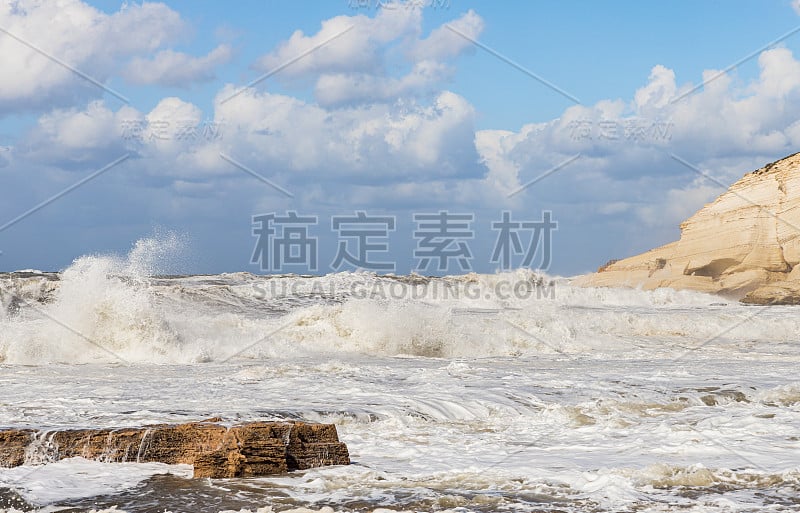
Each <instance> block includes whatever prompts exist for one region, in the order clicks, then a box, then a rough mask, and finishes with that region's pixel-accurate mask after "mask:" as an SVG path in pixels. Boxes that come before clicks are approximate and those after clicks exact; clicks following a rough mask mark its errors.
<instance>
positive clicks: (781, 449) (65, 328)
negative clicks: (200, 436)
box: [0, 239, 800, 513]
mask: <svg viewBox="0 0 800 513" xmlns="http://www.w3.org/2000/svg"><path fill="white" fill-rule="evenodd" d="M179 248H180V246H179V244H177V242H176V240H174V239H172V240H168V241H166V243H165V242H163V241H159V240H156V239H148V240H143V241H140V242H139V243H137V245H136V246H135V247H134V249H133V250H132V251H131V253H130V254H129V255H128V256H126V257H114V256H102V255H94V256H86V257H82V258H80V259H78V260H76V261H75V262H74V263H73V265H72V266H70V267H69V268H68V269H66V270H65V271H64V272H63V273H61V274H60V276H58V279H55V278H56V277H55V276H51V275H47V274H42V273H38V274H33V273H21V274H19V275H3V276H0V292H2V293H1V294H0V298H1V299H2V302H3V306H4V308H3V311H2V314H0V315H1V317H0V390H2V395H0V426H20V427H33V428H38V429H56V428H65V427H67V428H68V427H113V426H119V427H124V426H141V425H146V424H150V423H160V422H184V421H187V420H198V419H203V418H208V417H211V416H222V417H223V418H224V419H226V421H229V422H241V421H248V420H267V419H304V420H308V421H319V422H334V423H336V425H337V427H338V429H339V433H340V436H341V438H342V440H343V441H345V442H346V443H347V444H348V447H349V449H350V451H351V455H352V457H353V461H354V464H353V465H351V466H348V467H340V468H326V469H315V470H311V471H307V472H303V473H297V474H292V475H288V476H277V477H271V478H263V479H257V480H249V481H244V482H227V481H226V482H211V481H202V480H197V481H192V482H191V483H189V482H188V481H187V480H185V479H181V480H180V481H179V483H178V484H176V483H174V482H172V481H164V480H163V479H161V478H162V477H163V476H161V474H164V473H173V474H177V475H179V476H180V475H181V470H180V469H177V470H176V469H173V468H164V467H148V466H139V465H137V464H130V465H127V466H121V467H118V466H114V465H111V466H109V465H108V464H103V463H98V462H86V461H83V460H69V461H64V462H59V463H57V464H49V465H45V466H43V467H31V466H26V467H22V468H21V469H0V498H1V497H2V493H3V490H2V489H3V488H4V487H10V488H13V489H14V490H16V492H17V493H19V494H20V495H22V496H23V498H25V499H28V500H30V501H31V502H32V503H34V504H35V505H36V506H47V505H51V506H52V507H57V506H58V505H66V506H71V507H72V506H74V507H76V508H79V509H82V510H85V509H89V508H90V507H91V508H97V509H102V508H105V507H111V506H113V505H118V506H119V508H120V510H124V509H125V508H130V509H131V510H132V511H135V512H137V513H150V512H156V511H159V512H160V511H163V510H164V509H167V508H168V507H169V508H173V509H174V510H175V511H182V509H181V508H177V507H173V506H171V505H173V504H176V503H175V502H170V501H172V500H173V495H175V496H177V497H179V498H185V499H186V501H188V503H191V504H201V503H203V501H207V502H206V503H208V504H216V503H214V502H213V501H214V500H216V499H220V500H222V499H225V500H229V501H230V502H227V503H226V504H230V505H233V506H235V508H236V510H237V511H238V510H239V509H241V510H242V511H257V510H258V511H268V510H264V509H261V510H259V508H262V507H269V508H272V507H274V508H275V509H276V510H280V511H282V510H284V509H291V508H297V507H307V508H310V509H309V511H315V512H318V511H327V510H325V509H324V507H325V506H332V507H333V510H334V511H340V510H341V511H352V510H359V511H372V510H375V511H378V510H379V509H380V508H391V509H392V510H393V511H395V510H398V511H401V510H413V511H431V510H436V511H448V510H454V511H487V512H488V511H495V510H498V509H508V510H540V511H569V512H577V511H581V512H583V511H675V510H679V511H720V512H721V511H764V510H769V508H772V509H773V510H774V511H781V510H783V511H791V510H793V508H794V509H795V510H796V509H798V508H800V503H798V501H797V499H796V497H797V496H798V494H800V439H798V436H797V433H798V430H800V381H798V379H797V377H796V376H797V374H796V365H797V361H798V359H800V344H798V335H797V333H800V316H798V315H797V314H796V310H794V309H792V308H789V307H769V308H762V307H746V306H743V305H739V304H737V303H733V302H729V301H725V300H721V299H720V298H718V297H716V296H708V295H704V294H699V293H693V292H677V291H672V290H666V289H664V290H656V291H639V290H622V289H619V290H615V289H584V288H576V287H571V286H570V284H569V279H565V278H558V277H549V276H545V275H541V274H538V273H534V272H530V271H517V272H512V273H503V274H495V275H466V276H453V277H446V278H433V279H428V278H423V277H419V276H409V277H391V276H390V277H380V276H375V275H371V274H366V273H337V274H332V275H328V276H322V277H298V276H272V277H264V276H255V275H251V274H248V273H235V274H226V275H218V276H186V277H172V278H170V277H163V276H162V277H157V276H154V275H156V274H160V273H163V272H164V267H163V265H162V264H163V261H164V259H165V258H166V259H167V260H169V258H168V255H170V254H174V253H175V250H176V249H179ZM514 290H517V291H518V292H520V293H518V294H514V293H510V294H509V291H514ZM525 291H527V292H530V294H528V293H525ZM537 291H538V292H537ZM537 294H538V295H537ZM53 362H56V364H53ZM75 364H80V365H75ZM120 364H125V365H120ZM152 364H157V365H152ZM30 456H31V459H30V460H29V463H34V462H35V461H34V460H35V456H36V454H35V451H33V452H32V453H31V455H30ZM37 469H41V470H37ZM33 470H35V473H34V474H30V476H29V478H26V479H20V476H22V473H23V472H30V471H33ZM165 490H166V491H165ZM176 494H177V495H176ZM98 497H99V498H98ZM141 497H157V498H160V500H161V502H156V504H155V506H152V507H150V506H148V507H143V506H141V505H140V504H139V502H137V501H140V498H141ZM221 498H222V499H221ZM276 501H277V502H276ZM168 505H169V506H168ZM233 506H232V507H233ZM0 507H2V506H0ZM219 509H223V508H219ZM193 510H199V509H196V508H194V507H193ZM204 511H218V509H213V508H211V507H208V508H206V509H204ZM297 511H302V510H297Z"/></svg>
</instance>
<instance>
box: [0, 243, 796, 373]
mask: <svg viewBox="0 0 800 513" xmlns="http://www.w3.org/2000/svg"><path fill="white" fill-rule="evenodd" d="M177 248H179V241H178V240H177V239H176V238H167V239H166V241H160V240H154V239H146V240H142V241H139V242H137V244H136V245H135V247H134V249H133V250H132V251H131V253H130V254H129V255H128V256H127V257H126V258H119V257H113V256H86V257H81V258H79V259H77V260H76V261H75V262H74V263H73V265H72V266H70V267H69V268H68V269H66V270H65V271H64V272H63V273H61V275H60V281H59V282H51V281H47V280H46V278H27V279H25V280H23V279H6V280H5V285H4V290H5V291H6V294H5V296H4V297H5V298H6V300H5V302H6V303H9V301H10V299H9V298H12V297H13V296H14V295H15V296H19V297H21V298H22V299H23V300H24V301H25V302H24V303H19V302H18V304H17V305H15V308H11V306H12V305H10V304H7V305H6V309H5V310H6V312H4V316H5V317H4V318H3V319H2V321H0V322H1V323H2V328H3V329H2V331H1V332H0V361H2V362H5V363H12V364H14V363H17V364H28V365H30V364H45V363H48V362H64V363H87V362H93V361H124V362H132V363H136V362H149V363H191V362H205V361H211V360H223V359H227V358H230V357H232V356H235V357H245V358H254V357H255V358H258V357H277V356H285V355H308V354H316V353H319V352H334V353H340V352H351V353H357V354H371V355H387V356H392V355H411V356H425V357H493V356H519V355H525V354H538V353H545V354H546V353H564V354H576V353H597V355H598V356H602V355H604V354H607V353H609V352H627V353H629V354H630V355H634V356H636V355H639V354H640V353H642V352H647V351H658V350H665V348H666V350H675V348H676V347H684V350H688V349H691V348H694V347H697V346H703V349H704V350H711V351H713V350H714V349H715V348H717V347H718V346H719V344H722V343H726V344H730V345H732V347H733V348H739V349H741V348H742V347H743V346H744V345H746V344H748V343H750V342H751V341H753V340H758V339H759V338H760V337H761V338H763V334H764V333H766V332H768V333H769V338H770V340H771V341H772V342H773V343H778V344H780V343H782V342H786V341H791V340H794V337H795V333H797V332H798V331H800V318H797V317H796V316H793V315H792V316H788V315H781V314H780V309H772V310H770V312H769V313H767V314H765V315H759V316H754V313H755V312H757V311H758V310H759V309H758V308H757V307H756V308H754V307H744V306H740V305H736V304H731V303H727V302H724V301H720V299H719V298H717V297H713V296H708V295H704V294H699V293H694V292H686V291H683V292H678V291H672V290H667V289H663V290H656V291H647V292H645V291H638V290H626V289H585V288H576V287H571V286H570V285H569V281H568V280H565V279H560V278H551V277H548V276H543V275H537V274H535V273H532V272H530V271H518V272H516V273H505V274H497V275H467V276H460V277H451V278H442V279H432V280H424V281H421V282H419V280H418V282H414V281H413V280H411V279H398V278H382V277H378V276H374V275H370V274H363V273H356V274H353V273H339V274H334V275H330V276H324V277H319V278H301V277H294V276H284V277H275V278H270V277H258V276H253V275H248V274H231V275H221V276H216V277H187V278H176V279H161V280H159V279H154V278H151V276H152V274H154V273H157V272H160V270H161V269H160V268H162V267H163V263H162V262H163V261H164V259H165V255H168V254H174V253H176V252H177V251H176V249H177ZM710 305H713V306H710ZM9 312H11V313H9ZM750 317H753V318H752V319H750ZM731 326H733V329H730V328H731ZM720 334H722V336H720ZM709 339H712V340H711V342H712V343H710V344H708V343H707V342H708V340H709ZM729 349H730V348H729V347H726V348H725V350H729ZM701 352H702V351H701Z"/></svg>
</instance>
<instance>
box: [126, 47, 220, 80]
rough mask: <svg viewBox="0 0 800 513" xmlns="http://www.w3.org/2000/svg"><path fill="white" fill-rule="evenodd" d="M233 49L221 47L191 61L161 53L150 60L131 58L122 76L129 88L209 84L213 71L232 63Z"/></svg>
mask: <svg viewBox="0 0 800 513" xmlns="http://www.w3.org/2000/svg"><path fill="white" fill-rule="evenodd" d="M232 57H233V49H232V48H231V46H230V45H227V44H223V45H219V46H218V47H216V48H214V49H213V50H211V52H209V53H208V55H205V56H202V57H192V56H191V55H188V54H185V53H183V52H176V51H173V50H162V51H160V52H158V53H157V54H156V55H155V57H153V58H152V59H146V58H142V57H136V58H134V59H133V60H132V61H131V62H130V63H129V64H128V66H127V68H126V69H125V70H124V72H123V76H124V77H125V80H127V81H128V82H130V83H132V84H140V85H141V84H159V85H165V86H177V87H187V86H188V85H190V84H192V83H194V82H209V81H211V80H213V79H214V78H216V76H215V74H214V71H215V69H216V68H217V67H218V66H220V65H222V64H225V63H227V62H229V61H230V60H231V58H232Z"/></svg>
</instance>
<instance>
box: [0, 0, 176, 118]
mask: <svg viewBox="0 0 800 513" xmlns="http://www.w3.org/2000/svg"><path fill="white" fill-rule="evenodd" d="M55 19H58V20H59V22H58V23H54V22H53V20H55ZM0 26H2V27H3V28H4V30H6V31H7V32H8V33H3V34H0V55H3V74H2V76H0V113H2V112H3V111H20V110H25V109H31V108H34V109H36V108H52V107H53V106H66V105H70V104H74V103H75V102H76V101H81V100H85V99H86V98H91V97H100V96H101V95H102V94H103V91H102V89H101V88H100V87H98V86H97V85H96V84H93V83H91V81H90V80H87V77H90V78H91V80H92V81H96V82H99V83H101V84H104V83H106V82H107V81H108V80H109V78H110V77H112V75H113V73H114V71H115V70H116V68H117V66H118V63H119V62H120V60H124V59H126V58H128V57H131V56H134V55H138V54H142V53H149V52H152V51H154V50H156V49H158V48H159V47H161V46H162V45H165V44H167V43H169V42H170V41H172V40H174V38H175V37H177V36H178V35H180V34H181V33H182V32H183V31H184V28H185V27H184V23H183V21H182V20H181V18H180V16H179V15H178V13H176V12H175V11H173V10H171V9H170V8H169V7H167V6H166V5H164V4H157V3H142V4H132V5H126V6H124V7H123V8H122V9H120V10H119V11H118V12H116V13H114V14H110V15H109V14H105V13H103V12H101V11H99V10H97V9H95V8H94V7H91V6H89V5H87V4H86V3H84V2H83V1H81V0H63V1H60V2H45V1H41V0H19V1H16V2H3V3H2V5H0ZM69 67H71V68H73V69H74V70H78V71H79V72H75V71H73V70H71V69H68V68H69ZM81 74H85V76H81Z"/></svg>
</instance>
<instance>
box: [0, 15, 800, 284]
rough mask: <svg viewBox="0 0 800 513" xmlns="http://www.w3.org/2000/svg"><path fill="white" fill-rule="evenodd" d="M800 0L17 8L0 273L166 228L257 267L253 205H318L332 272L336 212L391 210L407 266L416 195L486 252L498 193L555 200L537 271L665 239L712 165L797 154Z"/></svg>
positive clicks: (480, 267)
mask: <svg viewBox="0 0 800 513" xmlns="http://www.w3.org/2000/svg"><path fill="white" fill-rule="evenodd" d="M794 3H795V4H796V3H797V2H794ZM384 4H385V5H384ZM421 4H424V5H421ZM798 12H800V7H799V6H798V5H793V2H792V1H790V0H764V1H760V2H753V1H725V2H722V1H706V2H696V1H694V2H690V1H674V2H661V3H655V2H649V3H643V2H605V3H599V2H597V3H589V2H570V1H564V2H547V3H545V2H519V3H511V2H506V3H500V2H477V1H461V0H449V1H448V0H427V1H425V2H419V1H404V2H399V3H386V2H383V3H379V2H377V1H376V0H372V1H361V0H341V1H338V0H328V1H304V2H288V1H263V0H262V1H242V2H236V3H232V4H230V5H226V4H224V3H222V2H211V1H188V0H186V1H170V2H164V3H140V2H120V1H111V0H106V1H85V0H84V1H81V0H58V1H55V0H50V1H34V0H19V1H15V2H6V3H5V4H4V5H3V6H2V7H0V29H2V32H0V55H2V56H3V57H2V58H1V59H2V61H3V62H2V65H3V69H4V71H5V72H4V73H3V75H2V77H0V180H2V183H3V184H4V186H3V188H2V189H0V190H2V193H0V194H2V202H0V226H3V225H6V224H8V223H9V222H11V221H14V220H16V219H17V218H19V219H18V220H16V221H15V222H14V223H13V224H11V225H9V226H7V227H5V228H3V229H0V251H2V254H1V255H0V269H2V270H6V271H9V270H15V269H22V268H39V269H46V270H56V269H63V268H65V267H66V266H68V265H69V264H70V263H71V262H72V260H73V259H75V258H77V257H78V256H81V255H83V254H88V253H107V252H116V253H125V252H127V251H128V249H130V247H131V246H132V245H133V244H134V243H135V241H136V240H138V239H140V238H142V237H148V236H152V235H154V234H162V235H161V236H164V235H163V234H167V233H174V234H177V235H178V236H179V237H180V238H181V239H183V240H185V250H184V251H183V252H182V254H181V256H180V258H178V259H177V260H176V261H174V262H171V264H170V265H169V266H166V267H165V269H164V270H166V271H180V272H203V273H210V272H223V271H250V272H262V270H261V269H260V268H259V266H258V265H254V264H253V263H252V262H251V257H252V255H253V250H254V247H255V245H256V242H257V241H256V239H255V238H254V237H253V234H252V229H253V226H252V223H251V218H252V216H253V215H258V214H265V213H270V212H276V213H279V214H283V213H285V212H286V211H289V210H294V211H297V212H299V213H300V214H308V215H315V216H318V219H319V221H320V222H319V225H318V226H316V227H314V228H313V229H312V235H313V236H315V237H318V238H319V245H318V249H319V258H318V260H319V262H318V263H319V265H318V267H319V271H318V272H326V271H330V270H331V269H330V268H329V267H328V264H329V263H330V262H331V261H332V260H333V259H334V256H335V253H336V252H337V250H338V244H339V242H340V241H341V239H340V238H338V237H337V235H336V234H335V233H333V232H332V231H331V228H330V219H331V217H332V216H336V215H346V214H350V215H352V214H353V213H354V212H355V211H362V210H363V211H366V212H367V213H368V214H374V215H390V216H396V219H397V227H396V228H397V229H396V231H394V232H392V233H391V234H389V237H388V240H387V245H388V253H387V254H386V255H381V256H380V257H379V258H378V259H379V260H387V259H389V260H392V261H395V262H396V263H397V271H398V272H408V271H410V270H415V269H417V270H420V269H419V268H418V261H417V260H416V259H415V258H414V253H413V252H414V249H415V248H417V246H416V244H417V240H415V238H414V236H413V231H414V229H415V224H414V221H413V216H414V214H415V213H417V214H419V213H430V212H438V211H441V210H446V211H450V212H453V213H470V214H473V215H474V223H473V225H472V228H473V231H474V238H470V239H469V240H468V241H466V242H467V243H468V245H469V247H470V248H471V253H472V256H473V258H472V260H471V261H470V267H471V269H474V270H476V271H479V272H493V271H495V270H496V269H497V265H496V264H494V263H492V262H491V261H490V260H491V259H490V255H491V253H492V249H493V245H494V243H495V237H496V235H497V233H496V232H494V231H493V230H492V225H491V223H492V222H493V221H498V220H499V219H500V217H501V212H502V211H510V212H511V213H512V214H513V217H514V218H515V219H519V220H525V221H535V220H538V219H540V218H541V216H542V213H543V212H544V211H551V212H552V215H553V218H554V219H555V220H556V221H557V222H558V230H557V231H556V232H555V233H554V234H553V240H552V259H551V263H550V265H549V270H550V272H552V273H557V274H575V273H581V272H586V271H590V270H593V269H595V268H596V267H597V266H599V265H601V264H602V263H604V262H605V261H607V260H608V259H610V258H620V257H624V256H628V255H631V254H634V253H637V252H641V251H643V250H646V249H649V248H651V247H654V246H657V245H660V244H664V243H666V242H670V241H671V240H674V239H676V238H677V237H678V236H679V230H678V224H679V223H680V221H681V220H683V219H685V218H686V217H688V216H689V215H691V214H692V213H693V212H695V211H696V210H697V209H698V208H700V207H701V206H702V205H703V204H704V203H706V202H708V201H710V200H712V199H713V198H714V197H716V196H717V195H718V194H719V193H721V192H722V190H723V189H722V188H721V187H720V186H719V185H718V184H717V183H715V181H720V182H722V183H725V184H729V183H733V181H735V180H736V179H737V178H739V177H740V176H741V175H742V174H743V173H745V172H747V171H749V170H752V169H755V168H757V167H760V166H762V165H763V164H764V163H766V162H770V161H772V160H775V159H778V158H781V157H783V156H785V155H788V154H790V153H794V152H796V151H798V149H799V148H798V147H800V122H798V114H800V61H798V57H797V54H798V52H799V51H800V32H798V33H791V32H792V31H793V30H795V29H797V28H798V26H800V16H799V15H798ZM448 27H450V28H448ZM451 28H452V29H453V30H451ZM345 30H346V32H343V31H345ZM790 33H791V34H790ZM787 34H790V35H789V36H788V37H785V38H783V39H782V40H781V41H779V42H777V43H776V44H775V45H771V46H769V44H770V43H771V42H774V41H776V40H777V39H779V38H782V36H785V35H787ZM315 48H316V49H315ZM759 50H760V51H759ZM751 55H752V58H751V59H748V60H745V61H744V62H741V63H740V64H739V65H737V66H735V67H734V68H733V69H731V70H729V71H728V72H727V73H725V74H720V73H719V72H720V71H721V70H725V69H726V68H728V67H729V66H730V65H732V64H735V63H739V62H740V61H742V60H743V59H744V58H745V57H748V56H751ZM508 61H513V62H514V63H516V64H517V65H518V66H517V67H515V66H514V65H512V64H510V63H509V62H508ZM288 62H291V64H289V65H286V64H287V63H288ZM279 67H280V68H282V69H281V71H279V72H277V73H272V72H274V70H275V69H276V68H279ZM67 68H71V69H67ZM518 68H523V69H518ZM267 73H269V74H271V76H270V77H269V78H266V79H264V80H261V81H259V82H258V83H257V84H254V85H253V86H252V87H245V86H246V85H247V84H249V83H251V82H253V81H254V80H257V79H259V77H262V76H263V75H264V74H267ZM542 82H547V83H548V84H550V85H549V86H548V85H545V84H543V83H542ZM97 84H102V87H100V86H98V85H97ZM694 88H697V89H696V90H694V91H693V89H694ZM690 91H693V92H692V94H688V95H687V93H689V92H690ZM237 92H238V93H239V94H238V95H237V96H236V97H234V98H232V99H230V100H227V101H226V99H228V98H230V97H231V95H232V94H234V93H237ZM117 95H118V96H121V97H123V98H124V99H121V98H119V97H118V96H117ZM576 100H577V101H578V102H579V103H578V102H576ZM121 157H125V159H124V161H122V162H120V163H119V164H117V165H114V166H113V167H112V168H110V169H108V170H106V171H103V170H104V168H105V167H106V166H108V165H109V164H110V163H113V162H115V161H116V160H118V159H120V158H121ZM225 157H227V159H226V158H225ZM231 160H232V161H235V162H236V163H238V164H240V165H241V166H242V167H243V168H246V169H242V168H240V167H237V164H233V163H231ZM681 161H683V162H685V163H688V164H690V165H688V166H687V165H685V164H684V163H681ZM565 162H567V164H566V165H564V166H563V167H559V166H561V165H562V164H564V163H565ZM693 168H695V169H693ZM554 169H556V170H555V171H554ZM698 170H699V171H702V172H703V173H705V174H708V175H710V176H712V177H713V178H714V179H715V181H711V180H708V179H706V178H704V177H703V176H702V175H701V174H700V173H698V172H697V171H698ZM99 171H102V172H99ZM98 172H99V173H98ZM93 173H97V175H96V176H94V177H93V178H92V179H90V180H88V181H86V183H84V184H82V185H80V186H77V187H75V185H76V184H78V183H80V182H81V181H82V180H84V179H86V178H87V177H90V176H92V175H93ZM254 174H255V175H257V177H254ZM543 175H545V176H543ZM531 181H535V183H534V184H532V185H530V186H528V187H525V188H524V189H523V186H525V184H528V183H530V182H531ZM270 184H272V185H270ZM273 185H274V186H273ZM65 190H69V192H66V193H63V191H65ZM282 191H283V192H282ZM62 193H63V195H62ZM286 193H288V194H286ZM59 195H60V196H59ZM54 196H59V197H58V199H55V200H53V198H54ZM43 203H47V204H46V205H43V206H42V207H41V208H40V209H38V210H36V211H34V212H31V213H29V214H27V215H24V214H26V213H27V212H29V211H31V209H32V208H34V207H36V206H37V205H42V204H43ZM23 215H24V217H23ZM351 242H352V241H351ZM539 249H540V250H541V246H540V247H539ZM518 256H519V258H518V260H517V262H521V258H522V255H518ZM539 256H541V255H539ZM543 261H544V260H542V258H538V257H537V258H536V259H534V263H536V262H539V263H541V262H543ZM287 270H301V269H287ZM429 270H430V269H429ZM450 270H451V271H452V272H458V270H459V269H458V267H457V266H454V267H453V268H452V269H450Z"/></svg>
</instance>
